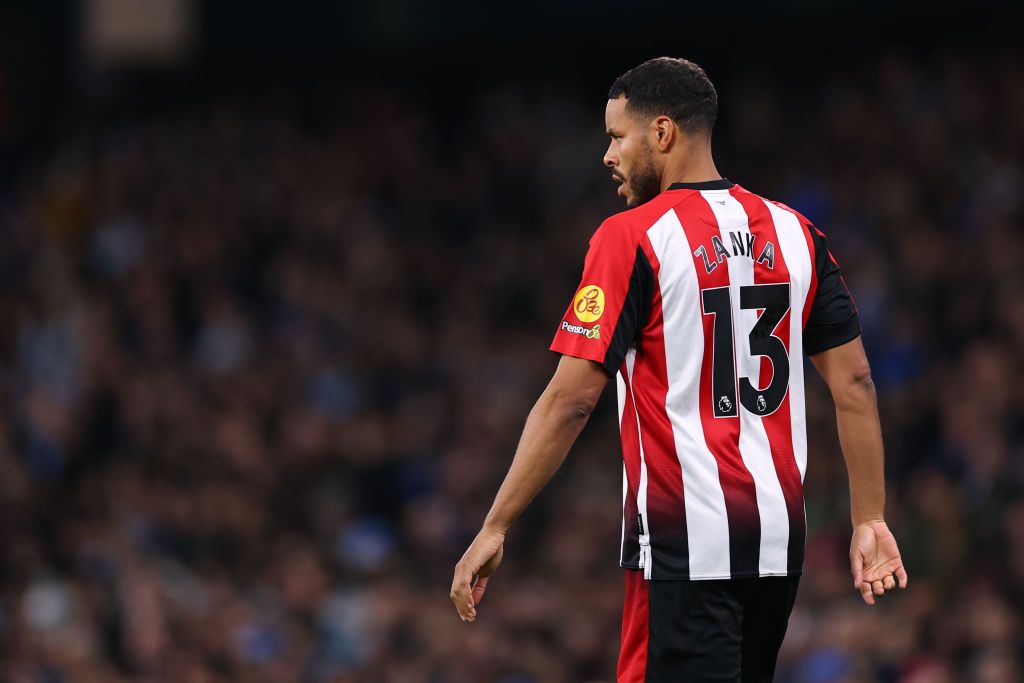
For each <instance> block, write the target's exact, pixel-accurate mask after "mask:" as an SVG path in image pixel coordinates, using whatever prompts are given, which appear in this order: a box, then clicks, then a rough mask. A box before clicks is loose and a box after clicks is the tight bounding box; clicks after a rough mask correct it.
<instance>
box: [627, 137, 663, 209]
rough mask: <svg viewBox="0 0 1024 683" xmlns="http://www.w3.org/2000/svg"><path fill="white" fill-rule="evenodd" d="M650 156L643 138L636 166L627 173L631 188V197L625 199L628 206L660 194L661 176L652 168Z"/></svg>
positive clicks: (633, 205)
mask: <svg viewBox="0 0 1024 683" xmlns="http://www.w3.org/2000/svg"><path fill="white" fill-rule="evenodd" d="M652 156H653V155H652V154H651V148H650V146H649V145H648V144H647V141H646V140H645V141H644V144H643V147H641V149H640V159H638V160H637V165H636V168H635V169H633V172H632V173H630V174H629V179H628V180H629V186H630V187H631V188H632V189H633V198H632V199H627V200H626V206H628V207H629V208H633V207H635V206H640V205H641V204H646V203H647V202H649V201H651V200H652V199H654V198H655V197H657V196H658V195H659V194H661V178H660V177H659V176H658V171H657V170H656V169H655V168H654V162H653V160H652Z"/></svg>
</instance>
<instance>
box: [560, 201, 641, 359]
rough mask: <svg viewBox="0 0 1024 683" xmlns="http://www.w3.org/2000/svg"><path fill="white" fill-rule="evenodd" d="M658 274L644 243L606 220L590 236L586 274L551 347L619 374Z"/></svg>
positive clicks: (585, 265)
mask: <svg viewBox="0 0 1024 683" xmlns="http://www.w3.org/2000/svg"><path fill="white" fill-rule="evenodd" d="M653 288H654V275H653V270H652V268H651V263H650V260H649V259H648V258H647V255H646V254H645V253H644V250H643V247H642V246H641V245H638V244H636V243H635V242H634V241H633V239H632V237H631V236H630V234H629V231H628V230H627V229H626V228H625V227H624V226H622V225H616V224H615V223H612V222H609V221H605V222H604V223H602V224H601V227H600V228H598V230H597V232H595V233H594V236H593V237H591V239H590V248H589V250H588V251H587V256H586V259H585V261H584V265H583V276H582V278H581V279H580V285H579V287H577V289H576V294H575V295H574V296H573V297H572V300H571V301H570V303H569V307H568V308H567V309H566V311H565V315H563V316H562V320H561V322H560V323H559V325H558V329H557V330H556V332H555V338H554V340H553V341H552V342H551V347H550V349H551V350H552V351H554V352H555V353H560V354H564V355H568V356H574V357H576V358H585V359H588V360H592V361H595V362H597V363H600V364H601V365H602V366H604V369H605V370H606V371H607V372H608V374H609V375H615V373H616V372H618V370H619V367H620V366H621V365H622V360H623V359H624V358H625V357H626V351H627V350H628V349H629V347H630V346H632V345H633V343H634V342H635V340H636V337H637V335H638V334H639V331H640V330H641V329H642V328H643V326H644V324H645V323H646V321H647V316H648V314H649V312H650V300H651V297H652V293H653Z"/></svg>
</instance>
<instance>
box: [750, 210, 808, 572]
mask: <svg viewBox="0 0 1024 683" xmlns="http://www.w3.org/2000/svg"><path fill="white" fill-rule="evenodd" d="M734 197H735V201H736V202H737V203H738V204H739V205H740V206H741V207H742V210H743V211H744V213H745V214H746V215H747V220H748V226H749V229H750V231H751V233H752V234H754V235H755V244H756V245H765V244H767V243H768V242H771V243H772V244H774V245H775V261H774V267H773V268H769V264H768V263H765V262H762V263H755V262H752V264H751V265H752V274H753V279H754V283H755V284H767V283H779V282H785V283H789V285H790V292H789V296H790V301H789V311H787V312H786V314H785V315H784V316H783V317H782V320H780V321H779V324H778V325H777V326H776V328H775V329H774V330H772V332H771V333H772V334H773V335H774V336H775V337H777V338H779V339H780V340H782V343H783V344H784V345H785V347H786V352H787V355H788V360H789V377H788V378H787V379H788V386H787V390H786V395H785V397H784V398H783V400H782V403H781V404H780V405H779V407H778V409H777V410H776V411H775V412H773V413H771V414H770V415H764V416H761V417H759V418H758V417H756V416H753V415H752V417H753V418H754V419H757V420H758V421H759V423H760V425H759V426H760V427H761V429H762V431H763V432H764V433H765V434H766V436H767V440H768V444H769V445H770V449H771V450H770V455H771V460H770V463H771V468H772V469H773V470H774V472H773V474H774V476H775V479H776V482H777V484H778V487H779V488H778V490H779V492H780V493H781V494H782V496H783V500H781V501H778V502H781V503H782V505H783V507H782V509H781V510H777V511H776V512H777V513H778V514H784V515H785V516H786V522H787V526H788V529H789V535H788V538H786V539H784V540H785V541H786V542H785V543H783V544H776V545H775V550H776V551H777V552H780V553H784V555H783V557H779V558H774V559H773V561H772V563H771V564H770V565H769V566H768V567H765V566H762V571H763V572H764V573H781V572H784V571H786V572H788V571H799V570H800V567H801V566H802V564H803V550H804V539H805V536H806V532H805V523H804V509H803V483H802V480H801V475H800V472H799V470H798V468H797V464H796V459H795V455H794V451H793V439H792V431H793V423H792V420H793V412H792V397H793V394H794V393H796V391H797V389H799V391H800V392H801V393H802V390H803V384H802V381H801V382H800V383H799V384H795V383H794V381H795V379H797V378H802V372H803V357H802V355H800V345H799V344H797V346H796V348H794V346H793V343H792V339H793V334H792V326H793V322H794V321H801V320H802V318H801V312H802V302H803V293H804V292H803V287H801V285H800V282H799V274H800V269H799V267H797V269H796V271H795V272H793V273H791V272H790V270H789V268H788V261H787V259H786V256H787V254H786V251H787V249H788V250H789V252H790V253H789V255H790V256H794V258H796V255H795V254H793V253H792V248H791V245H790V244H789V243H788V242H789V241H790V237H791V236H792V233H791V231H790V230H788V229H787V228H785V227H783V228H782V229H777V226H776V224H775V221H774V220H773V214H772V213H771V211H770V210H769V209H768V208H767V207H766V206H765V203H764V202H763V201H761V199H760V198H759V197H755V196H754V195H752V194H750V193H748V192H744V191H741V190H738V191H736V192H735V193H734ZM783 237H786V242H787V244H783ZM760 248H762V246H758V247H756V248H755V251H758V250H759V249H760ZM795 263H796V262H795ZM794 275H795V276H796V280H797V281H794ZM794 308H795V310H794ZM798 338H799V336H798ZM794 351H796V352H797V353H796V355H794ZM753 362H754V364H752V365H751V367H750V369H751V371H752V373H753V374H751V375H750V377H757V378H758V386H759V387H766V386H768V384H770V383H771V381H772V376H773V373H774V368H773V367H772V364H771V361H770V360H769V359H768V358H767V357H762V358H761V359H760V361H759V365H760V367H757V365H755V364H757V363H758V361H757V360H756V359H754V361H753Z"/></svg>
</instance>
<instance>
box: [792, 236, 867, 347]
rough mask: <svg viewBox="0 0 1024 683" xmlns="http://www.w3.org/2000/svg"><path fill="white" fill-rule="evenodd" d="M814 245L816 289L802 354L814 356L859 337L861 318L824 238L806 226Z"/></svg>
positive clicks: (805, 329)
mask: <svg viewBox="0 0 1024 683" xmlns="http://www.w3.org/2000/svg"><path fill="white" fill-rule="evenodd" d="M807 229H808V230H809V231H810V235H811V243H812V244H813V246H814V269H815V274H816V277H817V288H816V290H815V292H814V300H813V302H812V303H811V312H810V314H809V315H808V316H807V323H806V324H805V325H804V336H803V342H804V353H806V354H807V355H809V356H810V355H814V354H816V353H821V352H822V351H827V350H829V349H832V348H835V347H837V346H841V345H843V344H845V343H847V342H849V341H852V340H853V339H856V338H857V337H858V336H859V335H860V331H861V330H860V316H859V315H858V314H857V306H856V304H855V303H854V301H853V296H852V295H851V294H850V290H849V289H848V288H847V287H846V282H845V281H843V276H842V274H841V273H840V272H839V264H838V263H836V260H835V258H834V257H833V256H832V253H831V252H830V251H829V250H828V241H827V240H826V239H825V235H824V234H822V232H821V231H820V230H818V229H817V228H815V227H814V226H813V225H810V224H808V225H807Z"/></svg>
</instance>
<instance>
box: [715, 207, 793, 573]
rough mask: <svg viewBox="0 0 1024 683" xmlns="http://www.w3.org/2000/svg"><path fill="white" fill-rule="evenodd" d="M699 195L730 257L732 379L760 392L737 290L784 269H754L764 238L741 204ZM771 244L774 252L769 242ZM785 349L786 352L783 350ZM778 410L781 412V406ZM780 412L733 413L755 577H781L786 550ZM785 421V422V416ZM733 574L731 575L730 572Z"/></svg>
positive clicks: (746, 312)
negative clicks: (749, 500)
mask: <svg viewBox="0 0 1024 683" xmlns="http://www.w3.org/2000/svg"><path fill="white" fill-rule="evenodd" d="M701 195H702V196H703V197H704V200H705V201H706V202H707V206H708V208H709V209H710V210H711V213H713V214H714V217H715V221H716V222H717V224H718V231H719V234H720V235H721V239H722V243H723V244H724V245H725V246H726V249H727V250H728V253H729V255H730V258H729V259H728V266H729V289H730V294H731V296H730V300H731V303H732V319H733V325H734V337H733V343H734V344H735V353H736V375H737V377H740V378H743V377H746V378H749V381H750V382H751V384H753V385H754V386H755V387H760V388H763V387H766V386H767V383H768V380H770V379H771V362H770V361H769V360H768V359H767V358H766V357H764V356H754V355H752V354H751V353H750V331H751V330H752V329H753V327H754V325H755V324H757V321H758V318H759V317H760V315H761V311H758V310H756V309H750V308H742V307H741V305H740V304H741V301H742V297H741V295H740V290H741V288H746V287H751V286H753V285H754V284H758V283H760V282H768V281H774V282H787V281H788V279H787V276H786V272H785V269H784V268H781V269H780V267H779V264H780V261H781V259H780V257H779V256H776V257H775V272H774V273H771V271H768V270H767V266H765V265H763V264H762V265H760V266H757V267H756V268H755V265H754V259H756V258H757V254H758V252H759V250H760V248H761V246H762V245H763V244H764V243H765V242H764V240H765V235H764V231H763V228H761V229H758V228H759V227H760V226H758V225H757V224H756V223H755V225H753V226H751V225H750V224H749V223H750V221H749V220H748V215H747V211H745V210H744V209H745V206H744V205H743V204H742V203H741V202H739V201H737V199H736V198H734V197H733V196H732V195H731V194H730V193H729V192H728V191H726V190H721V191H704V192H701ZM733 234H737V235H738V236H739V239H738V240H736V239H734V238H733V237H732V235H733ZM751 234H753V235H755V239H754V248H753V250H752V251H753V255H752V257H751V256H750V255H748V254H747V253H746V250H749V249H750V247H749V245H750V235H751ZM772 241H773V243H774V244H776V246H778V243H777V242H776V241H775V240H772ZM724 265H725V262H723V263H722V264H720V265H719V268H721V267H722V266H724ZM699 268H703V265H699ZM761 270H763V271H765V272H768V273H770V274H771V276H772V277H773V278H774V279H773V280H769V279H768V278H766V277H764V273H760V272H759V271H761ZM755 271H758V272H755ZM758 274H760V275H761V277H760V278H758V277H757V275H758ZM786 320H788V318H783V322H785V321H786ZM783 341H784V342H785V340H783ZM786 348H787V350H788V348H789V347H788V346H787V347H786ZM766 368H767V371H766ZM783 406H786V403H785V400H784V401H783ZM782 410H783V408H782V407H780V408H779V410H776V411H775V413H773V414H772V415H770V416H762V415H758V414H756V413H752V412H751V411H750V410H748V409H746V408H744V407H742V405H741V406H740V408H739V453H740V455H741V457H742V462H743V465H744V466H745V467H746V469H747V471H748V472H749V473H750V477H751V478H752V480H753V485H754V491H755V493H756V498H757V500H756V505H757V511H758V518H759V521H760V531H761V536H760V545H759V553H758V559H757V568H756V571H755V573H756V574H758V575H761V576H765V575H771V574H784V573H785V572H786V567H787V550H786V549H787V547H788V545H789V540H790V526H791V519H790V515H789V513H788V509H787V504H786V503H787V500H788V497H787V496H786V494H785V492H784V491H783V486H782V485H781V484H780V481H779V476H778V474H777V472H776V470H777V467H776V465H775V463H774V457H773V456H774V449H775V446H774V445H773V443H772V442H773V438H772V437H773V434H772V431H771V430H769V429H768V421H769V420H771V419H773V418H775V419H776V420H777V419H778V418H776V416H777V415H779V413H780V412H781V411H782ZM733 419H735V418H733ZM785 419H786V420H788V419H789V417H788V413H787V414H786V418H785ZM733 571H734V572H735V571H736V568H735V567H734V568H733Z"/></svg>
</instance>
